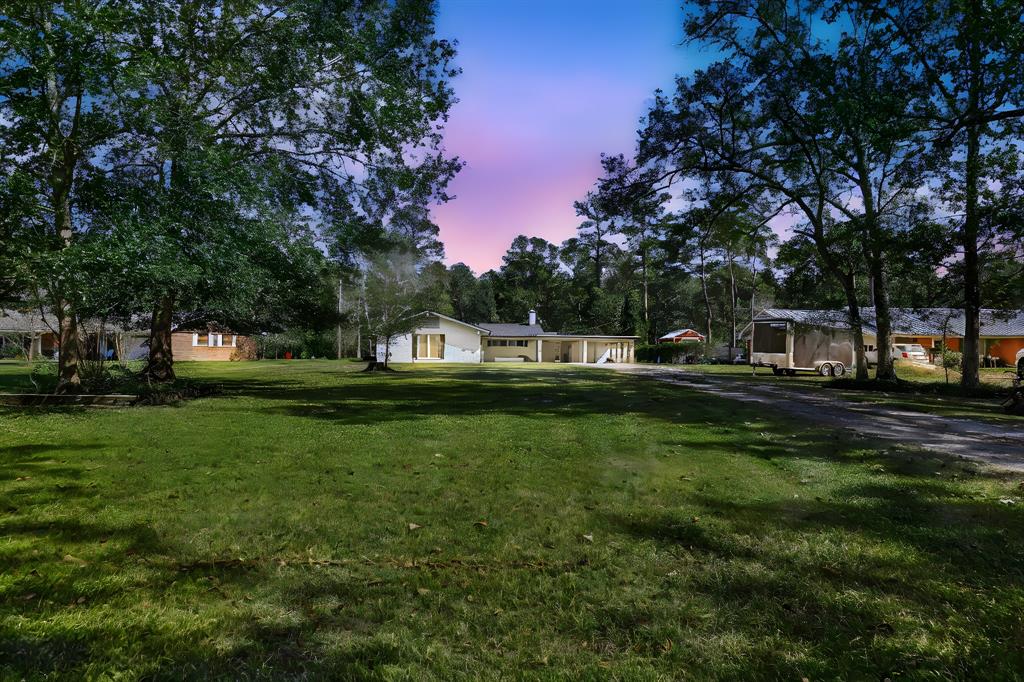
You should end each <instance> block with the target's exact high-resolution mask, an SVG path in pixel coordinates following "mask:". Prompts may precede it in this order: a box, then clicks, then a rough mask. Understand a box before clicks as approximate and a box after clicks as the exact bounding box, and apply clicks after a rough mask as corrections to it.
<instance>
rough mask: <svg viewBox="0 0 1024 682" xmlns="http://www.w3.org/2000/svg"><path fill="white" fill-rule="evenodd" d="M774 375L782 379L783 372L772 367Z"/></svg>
mask: <svg viewBox="0 0 1024 682" xmlns="http://www.w3.org/2000/svg"><path fill="white" fill-rule="evenodd" d="M772 374H774V375H775V376H777V377H781V376H782V370H781V369H779V368H778V367H772Z"/></svg>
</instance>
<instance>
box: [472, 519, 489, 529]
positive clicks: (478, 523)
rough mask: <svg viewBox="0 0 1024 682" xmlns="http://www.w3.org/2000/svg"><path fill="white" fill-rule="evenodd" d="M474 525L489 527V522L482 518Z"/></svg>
mask: <svg viewBox="0 0 1024 682" xmlns="http://www.w3.org/2000/svg"><path fill="white" fill-rule="evenodd" d="M473 525H474V526H480V527H481V528H486V527H487V522H486V521H484V520H483V519H481V520H479V521H477V522H475V523H474V524H473Z"/></svg>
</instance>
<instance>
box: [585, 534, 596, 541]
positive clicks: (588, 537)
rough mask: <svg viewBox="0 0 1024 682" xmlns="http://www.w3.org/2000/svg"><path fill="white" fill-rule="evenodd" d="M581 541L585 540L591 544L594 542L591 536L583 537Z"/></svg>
mask: <svg viewBox="0 0 1024 682" xmlns="http://www.w3.org/2000/svg"><path fill="white" fill-rule="evenodd" d="M583 539H584V540H586V541H587V542H593V541H594V536H593V535H584V536H583Z"/></svg>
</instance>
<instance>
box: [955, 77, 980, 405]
mask: <svg viewBox="0 0 1024 682" xmlns="http://www.w3.org/2000/svg"><path fill="white" fill-rule="evenodd" d="M972 89H973V86H972ZM972 100H976V93H973V94H972ZM980 138H981V131H980V130H979V128H978V126H976V125H973V126H971V127H969V128H968V129H967V159H966V169H965V171H966V172H965V178H964V184H965V187H964V191H965V195H964V200H965V201H964V227H963V234H962V240H963V247H964V344H963V348H962V349H961V350H962V351H963V372H962V373H961V375H960V385H961V386H962V387H963V388H965V389H968V390H970V389H973V388H977V387H978V383H979V381H980V379H979V375H978V365H979V357H980V356H981V348H980V346H981V340H980V338H979V337H980V336H981V287H980V284H979V281H980V277H979V273H978V270H979V263H978V231H979V229H978V228H979V222H980V220H979V216H978V184H979V182H980V177H981V139H980Z"/></svg>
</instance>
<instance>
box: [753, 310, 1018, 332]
mask: <svg viewBox="0 0 1024 682" xmlns="http://www.w3.org/2000/svg"><path fill="white" fill-rule="evenodd" d="M861 316H862V317H863V320H864V324H863V329H864V331H865V332H867V333H869V334H877V333H878V328H877V327H876V321H875V309H874V308H863V309H862V310H861ZM891 317H892V328H893V329H892V333H893V334H895V335H899V336H942V335H943V331H945V334H946V335H947V336H963V335H964V311H963V310H961V309H959V308H893V309H892V310H891ZM980 317H981V320H980V321H981V336H1024V310H995V309H992V308H983V309H982V310H981V316H980ZM754 319H755V320H757V321H768V320H788V321H792V322H797V323H800V324H807V325H811V326H819V327H831V328H834V329H849V328H850V322H849V317H848V315H847V313H846V311H845V310H790V309H786V308H766V309H764V310H762V311H761V312H760V313H759V314H758V315H757V316H755V318H754ZM748 327H749V325H748Z"/></svg>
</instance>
